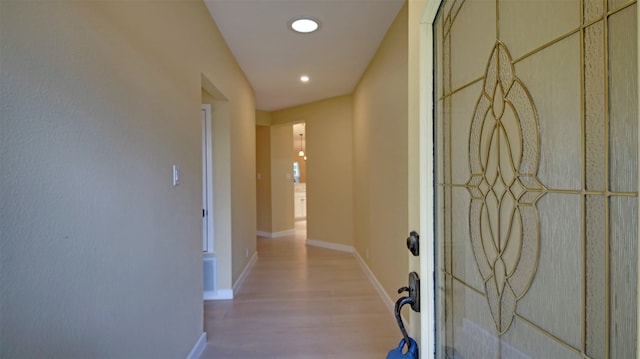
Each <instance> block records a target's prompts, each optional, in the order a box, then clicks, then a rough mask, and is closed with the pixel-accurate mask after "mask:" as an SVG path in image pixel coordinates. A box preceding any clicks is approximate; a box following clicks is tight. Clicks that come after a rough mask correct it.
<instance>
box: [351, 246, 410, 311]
mask: <svg viewBox="0 0 640 359" xmlns="http://www.w3.org/2000/svg"><path fill="white" fill-rule="evenodd" d="M353 255H354V256H355V257H356V259H357V260H358V264H360V267H361V268H362V270H363V271H364V273H365V274H366V275H367V278H369V281H370V282H371V284H373V287H374V288H375V289H376V292H378V295H379V296H380V299H382V301H383V302H384V306H385V307H387V309H389V313H391V316H393V317H395V313H394V309H395V303H394V302H393V299H391V297H390V296H389V293H387V291H386V290H384V287H383V286H382V284H380V282H379V281H378V278H377V277H376V276H375V274H373V272H372V271H371V268H369V266H368V265H367V262H365V261H364V259H362V256H361V255H360V253H358V251H354V252H353ZM403 319H404V322H405V323H406V322H407V318H403Z"/></svg>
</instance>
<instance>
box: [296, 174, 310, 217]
mask: <svg viewBox="0 0 640 359" xmlns="http://www.w3.org/2000/svg"><path fill="white" fill-rule="evenodd" d="M294 191H295V192H294V195H293V208H294V213H295V217H296V219H305V218H307V185H306V183H295V184H294Z"/></svg>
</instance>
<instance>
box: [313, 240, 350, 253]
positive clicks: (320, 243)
mask: <svg viewBox="0 0 640 359" xmlns="http://www.w3.org/2000/svg"><path fill="white" fill-rule="evenodd" d="M305 242H306V244H307V245H308V246H313V247H321V248H326V249H333V250H334V251H340V252H347V253H354V252H355V251H356V250H355V249H354V248H353V246H348V245H345V244H339V243H331V242H325V241H319V240H316V239H308V238H307V240H306V241H305Z"/></svg>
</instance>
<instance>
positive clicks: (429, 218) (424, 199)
mask: <svg viewBox="0 0 640 359" xmlns="http://www.w3.org/2000/svg"><path fill="white" fill-rule="evenodd" d="M443 1H444V0H426V1H425V2H424V3H422V4H416V6H418V7H419V8H420V7H422V9H423V10H422V16H421V17H420V23H419V26H418V29H419V34H418V40H419V49H418V53H419V69H418V79H419V80H418V81H419V92H418V94H419V101H418V107H419V109H418V115H419V118H418V128H419V131H418V132H419V134H418V136H419V154H418V160H419V165H418V172H419V173H418V174H419V197H420V201H419V202H420V204H419V217H420V233H421V236H420V237H421V242H422V243H421V247H422V248H425V249H427V250H425V251H424V252H423V255H421V256H420V277H421V278H422V280H421V282H422V285H421V292H422V295H421V303H420V306H421V308H422V311H421V315H420V328H421V330H420V347H421V349H420V358H421V359H427V358H434V355H435V345H436V343H435V300H434V298H435V295H436V291H435V281H434V270H435V267H434V262H435V258H434V252H433V249H434V248H435V247H434V245H435V231H434V228H435V227H434V224H435V208H436V202H435V196H434V194H435V192H434V188H435V176H434V175H435V155H436V154H435V151H434V148H435V147H434V146H435V143H434V138H433V127H434V114H433V93H434V88H433V79H434V76H433V71H434V66H433V53H434V51H433V50H434V48H433V46H434V42H433V22H434V20H435V18H436V15H437V13H438V9H439V8H440V5H441V4H442V2H443ZM416 3H417V1H416ZM414 4H415V3H414ZM636 11H637V17H638V19H639V20H640V5H636ZM411 19H412V18H411V17H410V21H411ZM639 22H640V21H639ZM411 28H412V27H411V25H410V26H409V29H411ZM636 30H637V45H636V46H637V49H638V50H639V53H640V24H639V25H638V26H637V29H636ZM410 31H411V30H410ZM410 46H411V45H410ZM637 81H638V84H639V85H640V61H638V79H637ZM639 89H640V86H639ZM410 91H411V89H410ZM410 93H411V92H410ZM638 106H639V107H640V90H639V91H638ZM638 123H639V124H640V110H639V111H638ZM638 139H640V125H639V126H638ZM638 158H639V159H640V146H638ZM638 179H639V181H638V192H640V164H639V165H638ZM638 207H639V209H640V196H639V197H638ZM638 223H640V210H639V211H638ZM638 242H640V229H639V230H638ZM638 252H639V255H638V258H640V246H638ZM638 273H640V260H639V261H638ZM637 290H638V295H637V298H640V276H638V285H637ZM637 306H638V311H637V313H638V322H640V300H638V303H637ZM637 333H638V334H637V336H638V337H637V343H638V345H636V358H637V359H640V330H638V331H637Z"/></svg>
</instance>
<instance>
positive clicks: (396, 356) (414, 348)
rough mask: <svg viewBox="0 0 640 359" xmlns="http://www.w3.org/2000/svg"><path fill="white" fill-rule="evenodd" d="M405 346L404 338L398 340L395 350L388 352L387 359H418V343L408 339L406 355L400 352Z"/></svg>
mask: <svg viewBox="0 0 640 359" xmlns="http://www.w3.org/2000/svg"><path fill="white" fill-rule="evenodd" d="M406 344H407V343H406V342H405V341H404V338H402V339H400V344H398V347H397V348H395V349H391V350H390V351H389V354H387V359H418V358H419V357H420V356H419V354H418V343H416V341H415V340H413V338H411V337H409V349H408V350H407V352H406V353H403V352H402V350H403V349H404V346H405V345H406Z"/></svg>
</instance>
